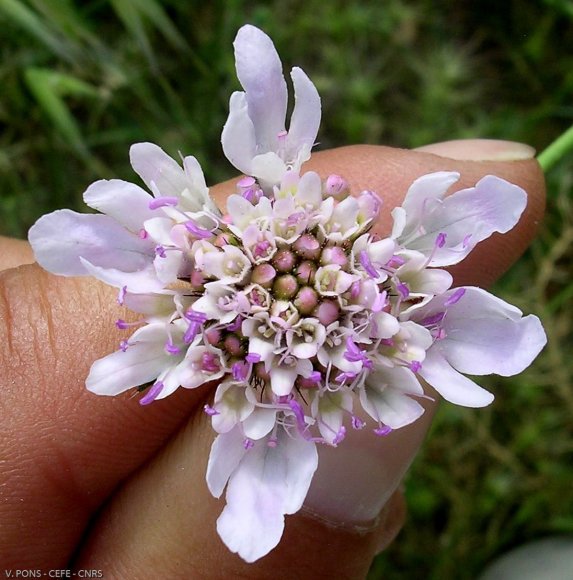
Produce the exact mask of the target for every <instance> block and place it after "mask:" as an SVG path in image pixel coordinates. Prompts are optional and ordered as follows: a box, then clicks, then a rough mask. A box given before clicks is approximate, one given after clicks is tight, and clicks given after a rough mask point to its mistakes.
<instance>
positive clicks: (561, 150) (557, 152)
mask: <svg viewBox="0 0 573 580" xmlns="http://www.w3.org/2000/svg"><path fill="white" fill-rule="evenodd" d="M572 151H573V126H571V127H569V129H567V131H565V133H563V134H562V135H560V136H559V137H557V139H555V141H553V143H551V144H550V145H549V146H548V147H547V148H546V149H544V150H543V151H542V152H541V153H540V154H539V155H538V156H537V161H538V162H539V165H541V169H543V172H544V173H547V172H548V171H549V170H550V169H552V168H553V167H554V166H555V165H556V164H557V163H558V162H559V161H560V160H561V159H562V158H563V157H565V155H567V154H568V153H570V152H572Z"/></svg>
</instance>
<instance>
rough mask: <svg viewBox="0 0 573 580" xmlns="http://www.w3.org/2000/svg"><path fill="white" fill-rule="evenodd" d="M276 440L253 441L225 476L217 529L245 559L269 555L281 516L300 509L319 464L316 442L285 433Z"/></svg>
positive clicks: (279, 529)
mask: <svg viewBox="0 0 573 580" xmlns="http://www.w3.org/2000/svg"><path fill="white" fill-rule="evenodd" d="M278 435H279V438H278V444H277V446H276V447H269V446H268V445H267V444H266V440H261V441H257V442H255V445H254V447H253V448H252V449H250V450H249V451H247V452H246V453H245V454H244V455H243V458H242V461H241V462H240V464H239V465H238V466H237V468H236V469H235V471H234V472H233V474H232V475H231V477H230V479H229V484H228V487H227V505H226V506H225V509H224V510H223V513H222V514H221V516H220V517H219V519H218V520H217V531H218V532H219V535H220V536H221V539H222V540H223V542H224V543H225V544H226V545H227V547H228V548H229V549H230V550H231V551H232V552H235V553H237V554H239V556H241V558H243V560H245V561H246V562H254V561H255V560H258V559H259V558H261V557H262V556H264V555H266V554H268V553H269V552H270V551H271V550H272V549H273V548H274V547H275V546H276V545H277V544H278V543H279V541H280V538H281V536H282V533H283V529H284V515H285V514H291V513H294V512H296V511H298V510H299V509H300V508H301V506H302V503H303V501H304V498H305V497H306V494H307V492H308V488H309V486H310V482H311V481H312V477H313V475H314V472H315V471H316V467H317V465H318V454H317V452H316V446H315V444H314V443H311V442H309V441H305V440H304V439H302V438H301V437H292V438H291V437H289V436H288V435H287V434H286V433H285V432H284V431H283V430H282V429H281V430H280V431H279V434H278Z"/></svg>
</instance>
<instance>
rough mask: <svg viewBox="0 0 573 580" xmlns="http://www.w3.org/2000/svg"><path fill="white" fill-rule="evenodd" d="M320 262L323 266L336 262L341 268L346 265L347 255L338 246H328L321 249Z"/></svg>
mask: <svg viewBox="0 0 573 580" xmlns="http://www.w3.org/2000/svg"><path fill="white" fill-rule="evenodd" d="M320 263H321V264H322V265H323V266H328V265H329V264H338V265H339V266H340V267H341V268H345V267H346V266H347V265H348V256H347V255H346V252H345V251H344V250H343V249H342V248H341V247H340V246H329V247H328V248H324V250H322V254H321V255H320Z"/></svg>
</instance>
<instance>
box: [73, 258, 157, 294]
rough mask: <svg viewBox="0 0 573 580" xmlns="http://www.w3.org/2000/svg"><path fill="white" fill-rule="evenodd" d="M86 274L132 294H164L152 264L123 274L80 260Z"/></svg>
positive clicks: (114, 269) (119, 271) (113, 269)
mask: <svg viewBox="0 0 573 580" xmlns="http://www.w3.org/2000/svg"><path fill="white" fill-rule="evenodd" d="M80 261H81V263H82V264H83V266H84V268H85V270H86V272H87V274H88V275H89V276H93V277H94V278H97V279H98V280H101V281H102V282H105V283H106V284H109V285H110V286H115V287H116V288H124V287H125V288H126V291H127V292H132V293H133V294H147V293H148V292H164V291H165V285H164V284H163V282H161V281H160V280H159V279H158V278H157V276H156V275H155V268H154V267H153V264H151V263H150V264H149V266H147V267H146V268H144V269H142V270H139V271H137V272H123V271H121V270H117V269H116V268H100V267H99V266H95V265H94V264H91V263H90V262H88V261H87V260H84V259H83V258H80Z"/></svg>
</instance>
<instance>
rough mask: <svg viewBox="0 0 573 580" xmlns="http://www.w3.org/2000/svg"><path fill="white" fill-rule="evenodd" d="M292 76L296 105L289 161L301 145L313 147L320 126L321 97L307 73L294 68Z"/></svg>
mask: <svg viewBox="0 0 573 580" xmlns="http://www.w3.org/2000/svg"><path fill="white" fill-rule="evenodd" d="M290 76H291V78H292V82H293V86H294V96H295V103H294V109H293V112H292V116H291V120H290V125H289V129H288V136H287V150H288V151H289V152H291V153H290V155H289V160H292V158H293V156H294V155H293V154H295V152H296V151H297V150H298V149H299V148H300V146H301V145H307V146H309V147H312V146H313V145H314V141H315V139H316V135H317V133H318V128H319V126H320V115H321V111H320V108H321V107H320V96H319V94H318V91H317V90H316V87H315V86H314V84H313V83H312V81H311V80H310V79H309V78H308V76H307V75H306V73H305V72H304V71H303V70H302V69H300V68H298V67H294V68H293V69H292V70H291V73H290Z"/></svg>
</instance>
